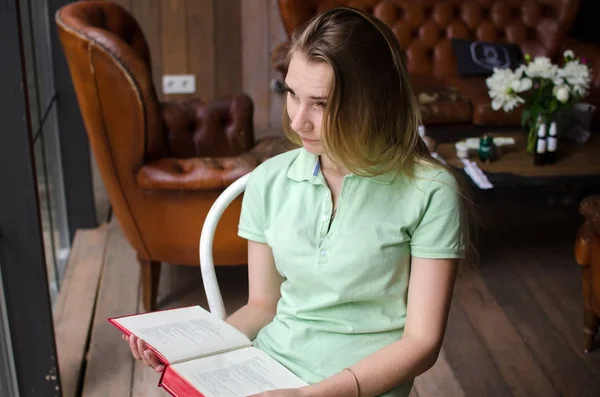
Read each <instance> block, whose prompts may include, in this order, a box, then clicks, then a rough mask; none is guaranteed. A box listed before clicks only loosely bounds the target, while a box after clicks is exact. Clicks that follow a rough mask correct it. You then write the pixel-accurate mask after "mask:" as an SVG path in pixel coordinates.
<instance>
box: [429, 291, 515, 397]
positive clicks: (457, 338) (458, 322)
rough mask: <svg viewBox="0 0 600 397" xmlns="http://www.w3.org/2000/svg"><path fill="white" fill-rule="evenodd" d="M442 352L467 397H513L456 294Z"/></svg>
mask: <svg viewBox="0 0 600 397" xmlns="http://www.w3.org/2000/svg"><path fill="white" fill-rule="evenodd" d="M443 349H444V354H445V356H446V360H447V361H448V363H449V364H450V366H451V367H452V369H453V372H454V375H455V377H456V379H457V381H458V383H459V384H460V385H461V388H462V389H463V392H464V395H465V396H486V397H508V396H512V393H510V391H509V390H508V387H507V386H506V383H505V382H504V380H503V379H502V376H501V375H500V373H499V372H498V368H497V367H496V366H495V365H494V360H493V359H492V357H491V355H490V352H489V350H488V349H487V347H486V346H485V344H484V343H483V341H482V340H481V339H480V337H479V335H478V334H477V333H476V331H475V329H474V328H473V325H472V324H471V322H470V321H469V317H468V316H467V314H466V313H465V310H464V308H463V306H462V304H461V302H460V301H459V300H458V297H456V294H455V297H454V299H453V301H452V305H451V306H450V318H449V321H448V325H447V327H446V336H445V338H444V345H443ZM441 387H443V385H442V386H440V388H441ZM442 390H443V389H442ZM442 395H444V394H442ZM421 397H423V396H421Z"/></svg>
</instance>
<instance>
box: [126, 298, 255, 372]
mask: <svg viewBox="0 0 600 397" xmlns="http://www.w3.org/2000/svg"><path fill="white" fill-rule="evenodd" d="M115 321H116V322H118V323H119V324H121V325H122V326H123V327H125V328H126V329H128V330H129V331H130V332H131V333H133V334H134V335H136V336H137V337H139V338H141V339H143V340H144V341H146V342H147V343H148V344H149V345H150V346H152V347H153V348H154V349H156V350H157V351H159V352H160V353H161V354H162V355H163V356H164V357H165V358H166V359H167V360H168V361H169V363H176V362H178V361H181V360H185V359H189V358H193V357H201V356H205V355H207V354H212V353H215V352H221V351H227V350H231V349H233V348H238V347H245V346H251V345H252V342H251V341H250V340H249V339H248V338H247V337H246V336H245V335H244V334H242V333H241V332H240V331H238V330H237V329H236V328H234V327H232V326H231V325H229V324H227V323H226V322H224V321H222V320H221V319H219V318H218V317H216V316H214V315H212V314H211V313H209V312H207V311H206V310H204V309H203V308H201V307H200V306H193V307H187V308H182V309H173V310H164V311H158V312H152V313H145V314H140V315H137V316H130V317H124V318H120V319H116V320H115Z"/></svg>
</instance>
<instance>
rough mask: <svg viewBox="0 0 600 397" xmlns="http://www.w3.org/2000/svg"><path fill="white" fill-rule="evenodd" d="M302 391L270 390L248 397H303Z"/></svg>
mask: <svg viewBox="0 0 600 397" xmlns="http://www.w3.org/2000/svg"><path fill="white" fill-rule="evenodd" d="M302 389H303V388H298V389H280V390H270V391H266V392H262V393H258V394H253V395H251V396H248V397H304V396H305V395H306V394H305V393H303V391H302Z"/></svg>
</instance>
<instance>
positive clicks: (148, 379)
mask: <svg viewBox="0 0 600 397" xmlns="http://www.w3.org/2000/svg"><path fill="white" fill-rule="evenodd" d="M159 379H160V374H157V373H156V372H154V371H153V370H152V368H149V367H148V366H146V365H144V363H143V362H142V361H140V360H136V361H135V364H134V371H133V386H132V391H131V396H132V397H168V396H169V393H167V392H166V391H165V390H164V389H163V388H162V387H158V381H159Z"/></svg>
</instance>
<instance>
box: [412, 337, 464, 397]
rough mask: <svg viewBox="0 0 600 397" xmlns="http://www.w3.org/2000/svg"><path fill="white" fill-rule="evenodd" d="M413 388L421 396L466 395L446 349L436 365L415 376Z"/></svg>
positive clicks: (459, 396) (456, 396) (457, 396)
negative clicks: (449, 361) (448, 358)
mask: <svg viewBox="0 0 600 397" xmlns="http://www.w3.org/2000/svg"><path fill="white" fill-rule="evenodd" d="M413 390H416V391H417V395H418V396H420V397H443V396H452V397H464V395H465V392H464V391H463V389H462V387H461V385H460V383H459V382H458V380H457V379H456V376H455V375H454V371H453V370H452V367H450V364H449V363H448V360H447V358H446V353H445V352H444V349H442V351H441V352H440V355H439V357H438V359H437V361H436V363H435V365H434V366H433V367H431V369H430V370H429V371H427V372H425V373H424V374H422V375H421V376H417V377H416V378H415V385H414V387H413Z"/></svg>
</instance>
